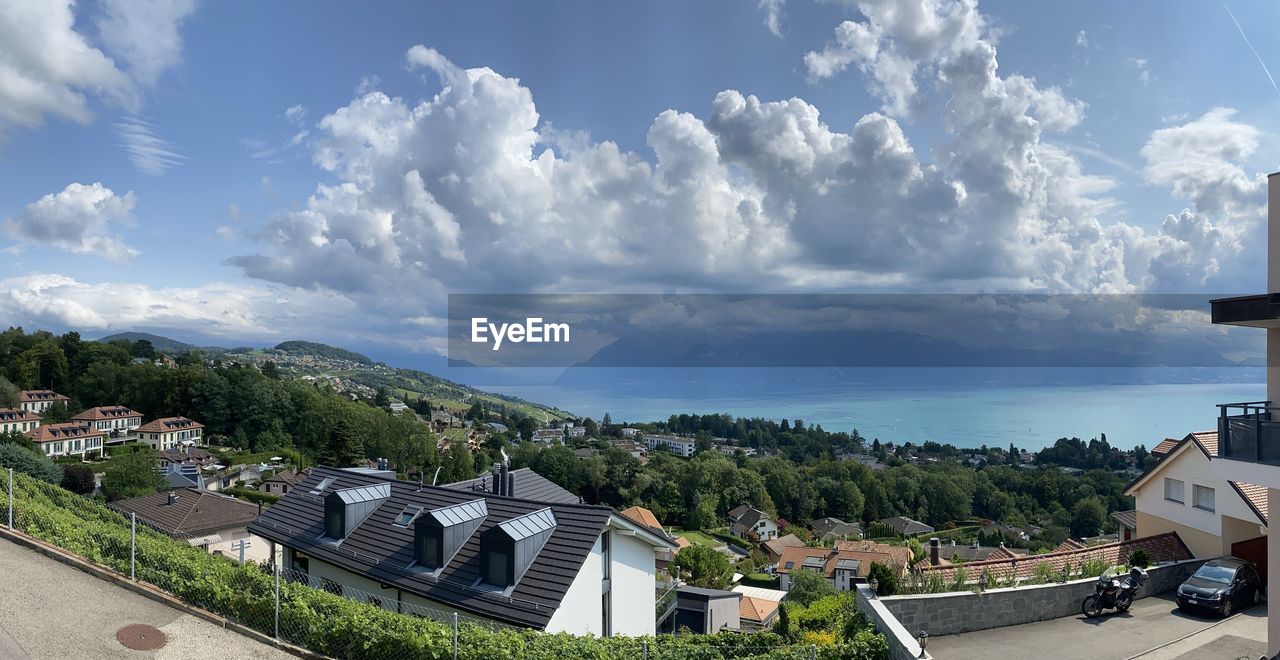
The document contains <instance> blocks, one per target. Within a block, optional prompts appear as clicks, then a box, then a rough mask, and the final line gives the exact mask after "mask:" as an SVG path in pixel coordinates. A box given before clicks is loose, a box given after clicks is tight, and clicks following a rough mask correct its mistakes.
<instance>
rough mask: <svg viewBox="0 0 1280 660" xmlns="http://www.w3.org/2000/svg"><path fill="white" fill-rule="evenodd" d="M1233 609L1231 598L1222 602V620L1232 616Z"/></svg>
mask: <svg viewBox="0 0 1280 660" xmlns="http://www.w3.org/2000/svg"><path fill="white" fill-rule="evenodd" d="M1232 609H1233V608H1232V607H1231V599H1230V598H1226V599H1224V600H1223V601H1222V618H1224V619H1225V618H1227V617H1229V616H1231V611H1232Z"/></svg>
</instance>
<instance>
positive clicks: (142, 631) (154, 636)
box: [116, 623, 167, 651]
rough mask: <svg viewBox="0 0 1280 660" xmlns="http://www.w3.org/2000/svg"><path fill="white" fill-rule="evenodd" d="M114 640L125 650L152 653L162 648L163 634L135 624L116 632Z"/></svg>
mask: <svg viewBox="0 0 1280 660" xmlns="http://www.w3.org/2000/svg"><path fill="white" fill-rule="evenodd" d="M116 639H117V640H119V642H120V643H121V644H122V645H124V647H125V648H127V649H133V650H134V651H154V650H156V649H158V648H160V647H161V646H164V643H165V641H167V640H165V638H164V633H162V632H160V631H159V630H157V629H155V628H152V627H151V626H144V625H142V624H141V623H135V624H132V625H128V626H125V627H123V628H121V629H120V630H118V631H116Z"/></svg>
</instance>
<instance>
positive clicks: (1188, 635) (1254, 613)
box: [929, 594, 1267, 660]
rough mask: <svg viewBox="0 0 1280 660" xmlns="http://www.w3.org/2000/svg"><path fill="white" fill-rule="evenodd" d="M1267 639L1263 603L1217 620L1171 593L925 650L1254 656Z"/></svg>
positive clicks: (962, 658) (963, 655)
mask: <svg viewBox="0 0 1280 660" xmlns="http://www.w3.org/2000/svg"><path fill="white" fill-rule="evenodd" d="M1266 638H1267V610H1266V606H1265V605H1263V606H1260V607H1255V608H1253V609H1250V610H1246V611H1243V612H1240V613H1238V614H1236V615H1235V616H1232V617H1231V618H1230V619H1227V620H1226V621H1221V620H1219V619H1215V618H1210V617H1203V616H1196V615H1191V614H1184V613H1182V612H1179V611H1178V609H1177V606H1175V605H1174V602H1173V597H1172V594H1170V595H1168V596H1152V597H1150V598H1143V599H1141V600H1138V601H1136V602H1135V603H1134V604H1133V607H1132V608H1131V609H1130V610H1129V611H1128V612H1126V613H1124V614H1118V613H1115V612H1110V613H1108V614H1105V615H1103V616H1102V617H1100V618H1098V619H1093V620H1090V619H1086V618H1084V617H1083V616H1080V615H1077V616H1072V617H1064V618H1061V619H1052V620H1049V621H1038V622H1036V623H1027V624H1023V625H1020V626H1009V627H1007V628H994V629H991V630H980V631H977V632H971V633H962V634H959V635H946V636H943V637H935V638H933V639H930V640H929V654H930V655H932V656H933V657H935V658H938V659H939V660H990V659H991V658H1002V657H1003V658H1011V657H1019V656H1020V653H1019V651H1018V650H1019V649H1023V650H1026V651H1027V652H1030V651H1031V650H1032V649H1034V654H1033V655H1034V657H1037V658H1142V659H1143V660H1172V659H1175V658H1176V659H1178V660H1192V659H1195V658H1249V659H1250V660H1255V659H1256V658H1257V657H1258V656H1260V655H1262V654H1263V653H1264V652H1265V651H1266ZM1209 649H1212V650H1211V651H1210V650H1209Z"/></svg>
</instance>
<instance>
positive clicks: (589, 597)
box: [547, 534, 654, 635]
mask: <svg viewBox="0 0 1280 660" xmlns="http://www.w3.org/2000/svg"><path fill="white" fill-rule="evenodd" d="M619 536H620V535H619V534H614V535H613V540H614V541H617V540H618V538H619ZM615 550H616V549H615ZM649 561H653V550H652V548H651V549H650V550H649ZM602 576H603V570H602V568H601V565H600V539H596V544H595V545H594V546H592V548H591V554H590V555H587V559H586V561H584V562H582V568H581V569H579V570H578V574H577V575H576V576H575V577H574V578H573V584H571V585H569V590H568V591H566V592H565V594H564V599H563V600H561V601H560V608H559V609H557V610H556V612H555V614H553V615H551V620H550V621H548V622H547V632H567V633H570V634H574V635H586V634H588V633H590V634H592V635H600V634H602V632H603V625H604V623H603V620H604V603H603V602H602V601H601V593H600V591H601V578H602ZM610 592H612V589H610ZM649 592H650V593H652V592H653V587H652V586H650V587H649ZM619 600H620V599H619V598H614V599H612V600H611V601H610V604H617V603H618V601H619ZM649 618H650V619H652V618H654V617H653V615H652V614H651V615H649ZM613 620H614V621H618V620H619V619H618V615H617V613H616V612H615V613H614V615H613Z"/></svg>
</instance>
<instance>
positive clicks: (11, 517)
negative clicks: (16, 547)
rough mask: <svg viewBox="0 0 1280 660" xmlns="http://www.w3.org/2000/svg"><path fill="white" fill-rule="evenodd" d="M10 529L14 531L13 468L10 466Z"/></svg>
mask: <svg viewBox="0 0 1280 660" xmlns="http://www.w3.org/2000/svg"><path fill="white" fill-rule="evenodd" d="M9 531H11V532H12V531H13V468H9Z"/></svg>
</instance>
